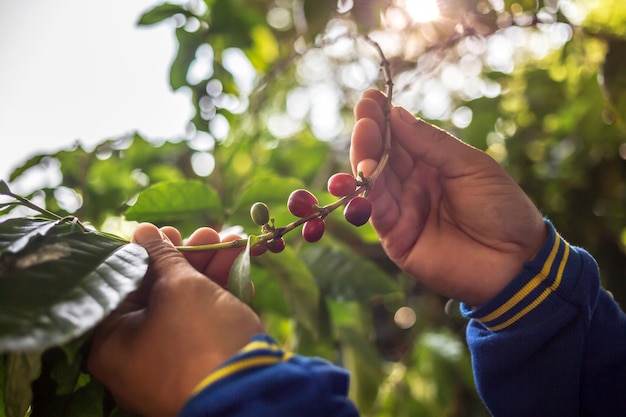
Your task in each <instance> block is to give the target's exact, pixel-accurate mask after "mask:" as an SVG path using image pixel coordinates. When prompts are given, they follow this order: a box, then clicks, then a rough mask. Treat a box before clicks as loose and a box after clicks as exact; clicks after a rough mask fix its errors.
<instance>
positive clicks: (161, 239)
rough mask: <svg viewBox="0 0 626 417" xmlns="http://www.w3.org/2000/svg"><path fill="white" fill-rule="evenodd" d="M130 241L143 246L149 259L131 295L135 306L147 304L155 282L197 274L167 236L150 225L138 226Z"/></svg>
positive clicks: (142, 224)
mask: <svg viewBox="0 0 626 417" xmlns="http://www.w3.org/2000/svg"><path fill="white" fill-rule="evenodd" d="M132 241H133V242H135V243H137V244H139V245H141V246H143V247H144V249H145V250H146V252H148V257H149V264H148V270H147V272H146V275H145V276H144V278H143V281H142V283H141V285H140V287H139V288H138V289H137V291H136V292H134V293H133V294H131V295H132V297H133V299H132V300H131V301H133V302H134V303H136V304H139V305H143V306H146V305H147V304H148V299H149V295H150V292H151V290H152V287H153V286H154V284H155V283H156V282H157V281H159V280H162V279H168V278H169V279H174V278H176V277H177V276H180V275H181V273H188V274H196V273H197V271H196V270H195V269H194V268H193V267H192V266H191V265H190V264H189V262H188V261H187V260H186V259H185V257H184V256H183V254H182V253H181V252H180V251H179V250H177V249H176V248H175V247H174V245H173V244H172V242H170V240H169V239H168V238H167V236H166V235H165V234H164V233H162V232H161V231H160V230H159V229H158V228H157V227H156V226H155V225H153V224H151V223H141V224H140V225H138V226H137V228H136V229H135V233H134V234H133V238H132Z"/></svg>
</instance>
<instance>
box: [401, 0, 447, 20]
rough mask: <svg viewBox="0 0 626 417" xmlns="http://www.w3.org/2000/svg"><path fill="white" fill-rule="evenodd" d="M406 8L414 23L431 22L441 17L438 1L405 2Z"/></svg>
mask: <svg viewBox="0 0 626 417" xmlns="http://www.w3.org/2000/svg"><path fill="white" fill-rule="evenodd" d="M404 8H405V9H406V12H407V13H408V14H409V16H410V17H411V19H412V20H413V21H414V22H418V23H424V22H431V21H433V20H435V19H437V18H438V17H439V5H438V4H437V0H405V2H404Z"/></svg>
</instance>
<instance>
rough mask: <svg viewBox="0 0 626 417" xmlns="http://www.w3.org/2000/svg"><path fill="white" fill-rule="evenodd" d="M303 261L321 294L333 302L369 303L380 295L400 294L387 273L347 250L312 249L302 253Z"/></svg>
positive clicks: (317, 247) (318, 247)
mask: <svg viewBox="0 0 626 417" xmlns="http://www.w3.org/2000/svg"><path fill="white" fill-rule="evenodd" d="M302 259H303V260H304V261H305V262H306V264H307V265H308V267H309V269H310V270H311V271H312V272H313V274H314V275H315V279H316V280H317V282H318V283H319V286H320V290H321V291H322V293H323V294H324V295H327V296H329V297H331V298H333V299H338V300H346V301H362V302H368V301H371V300H372V299H373V298H374V297H376V296H379V295H387V294H391V293H399V292H400V288H399V286H398V285H397V284H396V283H395V282H394V281H393V280H392V279H391V277H390V276H389V275H388V274H387V273H385V272H384V271H383V270H381V269H380V268H378V267H377V266H376V265H375V264H374V263H373V262H371V261H369V260H367V259H365V258H364V257H362V256H359V255H357V254H355V253H352V252H350V251H348V250H344V249H340V248H330V247H326V246H323V245H315V246H310V247H307V249H306V250H305V251H303V252H302Z"/></svg>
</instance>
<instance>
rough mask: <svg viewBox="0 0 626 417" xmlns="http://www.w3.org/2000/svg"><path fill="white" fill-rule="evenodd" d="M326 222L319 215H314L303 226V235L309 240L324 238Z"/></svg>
mask: <svg viewBox="0 0 626 417" xmlns="http://www.w3.org/2000/svg"><path fill="white" fill-rule="evenodd" d="M325 228H326V223H325V222H324V220H322V219H320V218H319V217H314V218H312V219H311V220H309V221H308V222H306V223H304V225H303V226H302V237H303V238H304V240H306V241H307V242H311V243H313V242H317V241H318V240H320V239H321V238H322V235H323V234H324V229H325Z"/></svg>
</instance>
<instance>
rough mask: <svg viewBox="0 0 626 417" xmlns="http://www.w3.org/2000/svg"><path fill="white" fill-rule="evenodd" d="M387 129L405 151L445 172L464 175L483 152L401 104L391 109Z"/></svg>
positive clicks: (450, 174)
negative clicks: (417, 115) (417, 116)
mask: <svg viewBox="0 0 626 417" xmlns="http://www.w3.org/2000/svg"><path fill="white" fill-rule="evenodd" d="M391 132H392V136H393V137H394V139H395V140H396V141H397V142H398V143H399V144H400V146H402V147H403V148H405V150H406V151H407V152H408V154H409V155H412V156H413V157H418V158H419V159H420V160H421V161H422V162H424V163H426V164H428V165H430V166H432V167H433V168H436V169H437V170H439V172H441V173H442V174H444V175H445V176H457V175H464V174H466V173H467V172H466V171H467V168H468V167H470V166H471V165H472V162H478V161H479V160H480V159H482V158H483V152H481V151H479V150H478V149H476V148H474V147H472V146H470V145H468V144H467V143H465V142H462V141H461V140H459V139H457V138H456V137H454V136H452V135H451V134H450V133H448V132H446V131H445V130H442V129H440V128H438V127H436V126H434V125H432V124H430V123H427V122H425V121H424V120H421V119H419V118H416V117H415V116H413V115H412V114H411V113H409V112H408V111H407V110H406V109H404V108H402V107H394V108H393V109H392V110H391Z"/></svg>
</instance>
